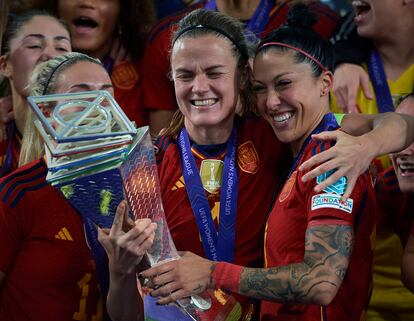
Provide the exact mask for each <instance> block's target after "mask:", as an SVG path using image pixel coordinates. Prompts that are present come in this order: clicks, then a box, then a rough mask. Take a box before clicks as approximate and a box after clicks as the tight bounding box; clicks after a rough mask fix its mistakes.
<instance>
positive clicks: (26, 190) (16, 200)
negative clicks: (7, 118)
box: [0, 53, 155, 321]
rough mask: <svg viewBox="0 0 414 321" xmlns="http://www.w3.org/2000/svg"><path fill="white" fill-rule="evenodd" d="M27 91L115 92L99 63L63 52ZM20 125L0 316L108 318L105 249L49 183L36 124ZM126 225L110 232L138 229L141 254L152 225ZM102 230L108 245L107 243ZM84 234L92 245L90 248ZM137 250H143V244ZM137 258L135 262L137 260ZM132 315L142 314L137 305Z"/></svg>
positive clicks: (32, 320)
mask: <svg viewBox="0 0 414 321" xmlns="http://www.w3.org/2000/svg"><path fill="white" fill-rule="evenodd" d="M29 88H30V92H31V94H32V95H45V94H55V93H66V92H78V91H85V90H108V91H109V92H111V93H112V92H113V88H112V85H111V80H110V78H109V75H108V73H107V72H106V71H105V69H104V68H103V66H102V65H101V63H100V62H99V61H98V60H97V59H94V58H91V57H89V56H87V55H84V54H80V53H68V54H66V55H63V56H59V57H55V58H53V59H50V60H49V61H46V62H44V63H42V64H40V65H39V66H37V67H36V69H35V70H34V71H33V76H32V78H31V79H30V85H29ZM43 111H44V112H45V111H47V110H45V109H43ZM30 115H33V112H30ZM26 130H27V135H26V134H25V136H24V138H23V147H22V157H23V158H25V161H28V159H29V158H35V160H34V161H32V162H30V163H28V164H26V165H24V166H22V167H20V168H19V169H17V170H15V171H14V172H12V173H11V174H9V175H8V176H6V177H5V178H3V180H1V181H0V191H1V192H0V194H1V196H0V199H1V201H0V287H1V291H0V320H10V321H22V320H26V321H39V320H61V321H75V320H84V321H104V320H108V316H107V313H106V309H105V303H104V300H105V297H106V293H104V292H105V291H106V290H105V289H107V287H108V280H107V279H106V277H105V275H106V274H107V272H106V268H105V267H104V266H103V265H102V264H95V261H94V260H97V259H99V260H101V259H102V258H103V259H104V260H105V255H104V254H103V250H102V249H101V248H99V249H98V250H96V249H97V247H96V245H97V244H98V242H97V240H96V237H94V235H95V234H96V231H95V230H94V229H93V231H91V230H90V228H88V226H87V224H85V226H84V225H83V221H82V218H81V216H80V215H79V213H78V212H77V211H76V210H75V209H74V208H73V207H72V206H71V205H70V204H69V203H68V202H67V200H66V199H65V198H64V197H63V195H62V194H61V193H60V192H59V191H58V189H55V188H54V187H52V186H51V185H49V184H48V183H47V181H46V175H47V173H48V168H47V165H46V164H45V162H44V160H43V157H42V156H43V153H42V148H43V146H42V145H43V140H42V139H41V138H40V135H34V134H33V133H34V132H35V131H36V128H35V125H34V123H33V118H31V117H29V118H28V121H27V126H26ZM25 156H27V157H25ZM11 182H12V183H11ZM10 183H11V184H10ZM16 193H17V194H18V195H19V196H17V194H16ZM6 195H8V196H11V197H8V196H6ZM16 196H17V197H16ZM125 210H126V206H125V204H123V205H122V206H121V207H120V208H119V209H118V210H117V213H116V217H115V222H122V220H123V217H124V216H125V214H126V212H125ZM114 226H117V225H116V223H115V224H114ZM130 228H131V229H130V230H129V232H128V233H130V234H127V233H122V231H121V229H122V224H121V227H120V226H119V225H118V226H117V230H116V231H111V233H115V232H117V234H122V235H126V237H127V238H129V237H132V239H135V238H136V237H139V236H141V232H143V235H142V236H141V238H140V240H142V241H143V242H144V243H143V244H144V245H145V246H143V250H142V251H145V249H146V248H148V247H149V246H150V245H151V243H152V240H151V238H153V235H154V234H153V232H154V228H155V227H154V225H153V224H151V222H150V220H148V219H147V220H137V221H136V226H134V225H133V224H132V225H131V226H130ZM93 232H94V233H95V234H93ZM100 232H101V234H102V235H101V237H102V239H103V240H104V241H105V240H106V241H107V242H106V243H105V244H106V246H110V243H111V240H109V239H108V236H107V235H106V234H105V233H104V232H102V231H100ZM86 235H87V236H86ZM111 236H112V234H111ZM86 238H87V239H88V241H89V242H90V243H89V244H95V245H94V246H91V247H89V244H87V243H86ZM146 241H147V242H146ZM108 243H109V245H108ZM136 249H137V250H139V251H140V252H142V251H141V247H137V248H136ZM136 253H137V252H136ZM101 256H102V257H101ZM141 257H142V254H141ZM141 257H140V258H139V259H138V260H137V258H136V257H134V260H135V261H138V262H139V261H140V259H141ZM100 262H102V261H100ZM98 275H99V276H98ZM98 284H99V285H98ZM135 290H136V287H135ZM45 307H47V309H46V310H45ZM136 315H142V309H139V310H138V311H137V312H136Z"/></svg>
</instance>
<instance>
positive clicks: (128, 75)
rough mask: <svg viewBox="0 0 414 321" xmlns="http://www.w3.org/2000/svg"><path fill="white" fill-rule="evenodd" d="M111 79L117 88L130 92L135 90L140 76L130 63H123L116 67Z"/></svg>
mask: <svg viewBox="0 0 414 321" xmlns="http://www.w3.org/2000/svg"><path fill="white" fill-rule="evenodd" d="M111 79H112V82H113V83H114V85H115V87H118V88H120V89H124V90H129V89H132V88H134V86H135V84H136V83H137V81H138V74H137V72H136V71H135V68H134V66H133V65H132V64H131V63H130V62H128V61H123V62H121V63H119V64H117V65H115V67H114V69H113V70H112V74H111Z"/></svg>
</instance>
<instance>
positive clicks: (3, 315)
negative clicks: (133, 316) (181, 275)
mask: <svg viewBox="0 0 414 321" xmlns="http://www.w3.org/2000/svg"><path fill="white" fill-rule="evenodd" d="M46 173H47V168H46V165H45V164H44V163H43V162H42V161H36V162H33V163H30V164H28V165H26V166H24V167H21V168H19V169H18V170H16V171H15V172H13V173H12V174H10V175H8V176H6V177H4V178H3V179H2V180H1V182H0V199H1V203H0V271H2V272H3V273H4V274H5V276H6V277H5V279H4V280H3V285H2V288H1V291H0V320H7V321H13V320H15V321H26V320H33V321H39V320H50V321H52V320H53V321H54V320H59V321H73V320H90V321H92V320H94V321H95V320H104V316H105V312H104V311H105V307H104V302H103V300H102V298H101V295H100V291H99V289H98V284H97V280H96V273H95V264H94V261H93V259H92V254H91V251H90V249H89V248H88V246H87V245H86V241H85V235H84V230H83V224H82V221H81V218H80V217H79V215H78V214H77V213H76V212H75V211H74V210H73V209H72V207H71V206H70V205H69V204H68V203H67V202H66V200H65V199H64V198H63V196H61V195H60V194H59V192H57V191H56V190H55V189H54V188H53V187H51V186H50V185H48V184H47V183H46V181H45V177H46Z"/></svg>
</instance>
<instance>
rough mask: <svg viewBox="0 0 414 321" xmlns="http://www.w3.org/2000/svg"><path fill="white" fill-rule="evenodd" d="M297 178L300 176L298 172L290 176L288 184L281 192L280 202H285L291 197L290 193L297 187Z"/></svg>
mask: <svg viewBox="0 0 414 321" xmlns="http://www.w3.org/2000/svg"><path fill="white" fill-rule="evenodd" d="M297 176H298V171H294V172H293V173H292V175H290V177H289V179H288V180H287V182H286V183H285V185H284V186H283V189H282V191H281V192H280V195H279V202H281V203H282V202H283V201H285V200H286V199H287V198H288V197H289V195H290V192H291V191H292V189H293V185H295V182H296V177H297Z"/></svg>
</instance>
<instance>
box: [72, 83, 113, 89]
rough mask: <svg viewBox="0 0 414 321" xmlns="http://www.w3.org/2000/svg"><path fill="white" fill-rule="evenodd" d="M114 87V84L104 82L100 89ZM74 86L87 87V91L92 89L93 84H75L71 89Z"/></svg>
mask: <svg viewBox="0 0 414 321" xmlns="http://www.w3.org/2000/svg"><path fill="white" fill-rule="evenodd" d="M112 87H113V86H112V85H111V84H103V85H101V87H100V89H108V88H112ZM74 88H79V89H85V91H90V88H91V86H90V85H89V84H85V83H80V84H75V85H73V86H70V89H74Z"/></svg>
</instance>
